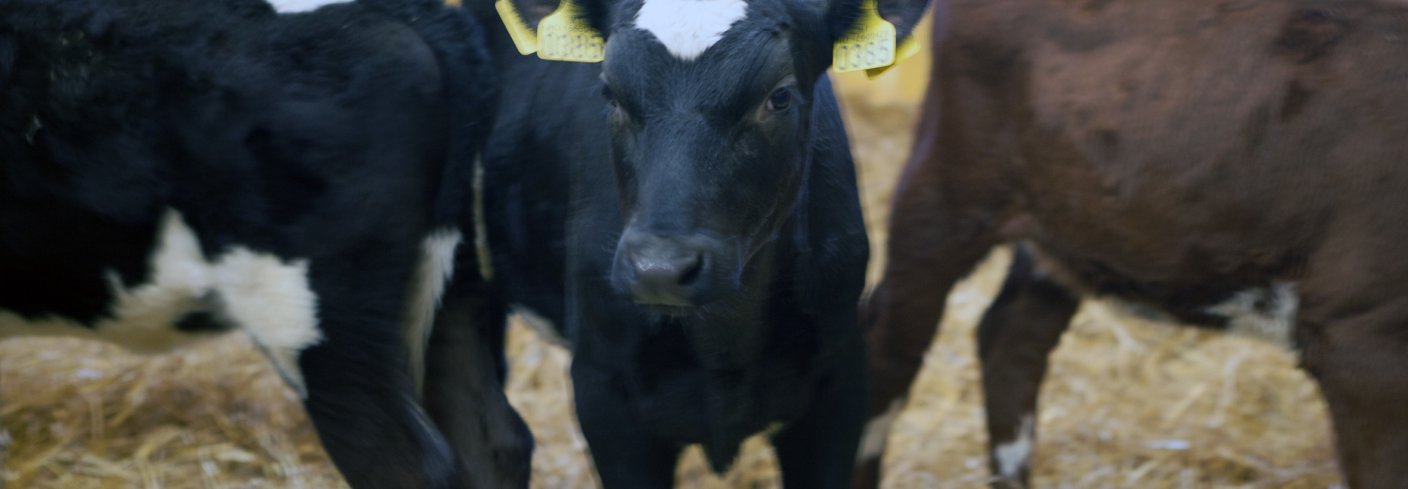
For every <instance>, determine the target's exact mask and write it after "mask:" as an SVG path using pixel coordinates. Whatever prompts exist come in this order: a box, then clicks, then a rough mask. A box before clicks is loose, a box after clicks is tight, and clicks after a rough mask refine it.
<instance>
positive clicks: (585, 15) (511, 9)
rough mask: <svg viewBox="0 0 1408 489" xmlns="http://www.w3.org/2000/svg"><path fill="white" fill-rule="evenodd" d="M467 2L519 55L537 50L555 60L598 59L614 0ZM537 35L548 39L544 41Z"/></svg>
mask: <svg viewBox="0 0 1408 489" xmlns="http://www.w3.org/2000/svg"><path fill="white" fill-rule="evenodd" d="M445 1H446V2H454V1H462V0H445ZM471 1H473V6H472V7H471V8H473V9H474V11H475V14H476V15H478V16H479V18H480V19H484V20H485V21H486V22H487V23H488V24H489V25H491V26H492V25H494V24H497V25H499V26H500V28H503V29H505V30H507V31H508V34H509V37H510V38H512V40H513V44H514V45H515V46H516V47H517V48H518V52H519V54H524V55H528V54H532V53H534V52H537V53H538V57H540V58H543V59H551V60H558V61H583V62H595V61H600V60H601V56H602V52H603V49H604V44H605V42H604V41H605V39H606V37H607V36H608V35H610V27H611V22H610V15H609V14H610V12H611V7H612V2H613V1H614V0H471ZM568 3H571V8H568ZM545 21H547V22H545ZM549 25H551V27H548V26H549ZM491 28H492V27H491ZM540 38H546V39H547V40H549V41H548V42H546V43H544V42H542V41H543V40H544V39H540Z"/></svg>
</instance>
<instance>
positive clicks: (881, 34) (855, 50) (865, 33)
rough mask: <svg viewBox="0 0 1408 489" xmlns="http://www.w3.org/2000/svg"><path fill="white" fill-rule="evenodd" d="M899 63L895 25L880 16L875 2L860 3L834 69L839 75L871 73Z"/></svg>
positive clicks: (835, 52)
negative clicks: (896, 60)
mask: <svg viewBox="0 0 1408 489" xmlns="http://www.w3.org/2000/svg"><path fill="white" fill-rule="evenodd" d="M894 63H895V26H894V24H891V23H890V22H889V21H887V20H885V19H884V18H881V17H880V11H879V10H878V9H877V8H876V6H875V0H865V1H864V2H861V4H860V19H858V20H857V21H856V25H855V27H852V28H851V30H850V31H849V32H846V34H845V35H844V36H841V39H840V40H838V41H836V46H834V47H833V48H832V51H831V66H832V67H834V68H835V69H836V71H839V72H847V71H859V70H868V69H871V68H879V67H882V66H890V65H892V64H894Z"/></svg>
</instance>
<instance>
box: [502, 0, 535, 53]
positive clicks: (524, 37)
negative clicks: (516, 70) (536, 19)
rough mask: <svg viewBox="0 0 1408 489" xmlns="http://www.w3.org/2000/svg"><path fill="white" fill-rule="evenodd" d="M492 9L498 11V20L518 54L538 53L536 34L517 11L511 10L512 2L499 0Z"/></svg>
mask: <svg viewBox="0 0 1408 489" xmlns="http://www.w3.org/2000/svg"><path fill="white" fill-rule="evenodd" d="M494 9H495V10H498V11H499V18H500V19H502V20H503V21H504V27H505V28H507V29H508V37H509V38H510V39H513V46H514V47H516V48H518V54H521V55H524V56H527V55H530V54H533V53H536V52H538V33H536V32H533V29H531V28H529V27H528V23H527V22H524V21H523V17H521V16H519V15H518V9H515V8H513V2H510V1H509V0H499V1H497V2H494Z"/></svg>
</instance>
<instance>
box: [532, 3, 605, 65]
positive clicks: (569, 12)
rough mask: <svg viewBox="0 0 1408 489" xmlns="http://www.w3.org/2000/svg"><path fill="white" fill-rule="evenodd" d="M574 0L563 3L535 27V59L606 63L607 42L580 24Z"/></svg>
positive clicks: (591, 29)
mask: <svg viewBox="0 0 1408 489" xmlns="http://www.w3.org/2000/svg"><path fill="white" fill-rule="evenodd" d="M578 12H579V9H578V7H577V3H576V0H562V3H561V4H560V5H558V6H557V10H556V11H554V12H553V13H552V14H550V15H548V16H547V17H544V18H543V21H542V22H539V23H538V57H539V58H542V59H545V60H549V61H573V62H577V63H597V62H600V61H601V60H603V59H606V41H605V40H603V39H602V37H601V33H599V32H597V31H596V29H594V28H592V26H591V25H588V24H587V23H586V22H585V21H583V19H582V16H581V14H579V13H578Z"/></svg>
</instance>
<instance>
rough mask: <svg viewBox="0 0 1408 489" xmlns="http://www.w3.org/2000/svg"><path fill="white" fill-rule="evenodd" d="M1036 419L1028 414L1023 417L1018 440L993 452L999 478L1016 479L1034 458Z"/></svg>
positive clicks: (999, 446)
mask: <svg viewBox="0 0 1408 489" xmlns="http://www.w3.org/2000/svg"><path fill="white" fill-rule="evenodd" d="M1035 435H1036V419H1035V418H1034V417H1032V415H1030V414H1028V415H1026V416H1022V425H1021V427H1019V428H1018V429H1017V439H1016V440H1012V441H1009V442H1007V443H1003V444H1001V445H998V446H997V448H994V449H993V451H992V456H993V458H994V459H995V460H997V472H998V474H997V475H998V476H1000V477H1003V478H1006V479H1014V480H1015V479H1016V478H1017V477H1018V476H1019V475H1021V471H1022V468H1023V467H1026V466H1027V464H1028V463H1030V461H1031V457H1032V442H1033V441H1034V440H1035V438H1036V436H1035Z"/></svg>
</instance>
